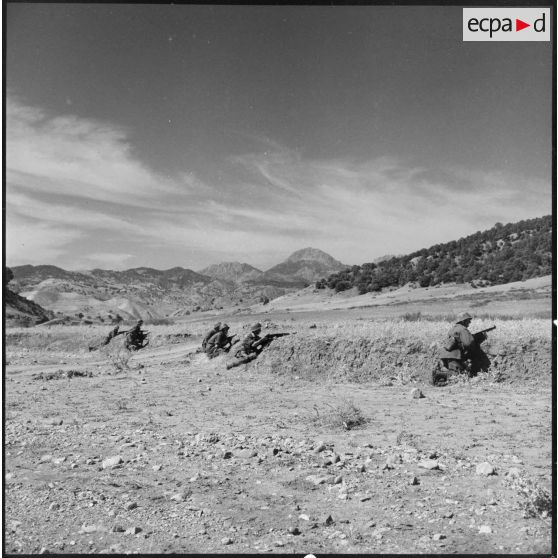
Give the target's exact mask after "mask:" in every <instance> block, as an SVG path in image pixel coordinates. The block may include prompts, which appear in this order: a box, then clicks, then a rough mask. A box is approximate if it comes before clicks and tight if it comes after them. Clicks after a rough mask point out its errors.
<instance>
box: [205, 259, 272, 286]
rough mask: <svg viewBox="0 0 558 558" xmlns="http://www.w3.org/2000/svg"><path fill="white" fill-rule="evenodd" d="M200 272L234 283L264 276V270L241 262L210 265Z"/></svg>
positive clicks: (254, 279) (255, 279)
mask: <svg viewBox="0 0 558 558" xmlns="http://www.w3.org/2000/svg"><path fill="white" fill-rule="evenodd" d="M199 273H200V274H202V275H207V276H208V277H213V278H214V279H221V280H223V281H232V282H234V283H244V282H247V281H257V280H258V279H260V278H261V277H262V276H263V271H260V270H259V269H256V268H255V267H252V266H251V265H249V264H246V263H240V262H223V263H220V264H214V265H210V266H209V267H206V268H204V269H202V270H201V271H200V272H199Z"/></svg>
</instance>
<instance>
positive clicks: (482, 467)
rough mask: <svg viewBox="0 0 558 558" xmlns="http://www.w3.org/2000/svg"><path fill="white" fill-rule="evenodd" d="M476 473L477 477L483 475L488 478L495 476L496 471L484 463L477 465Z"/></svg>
mask: <svg viewBox="0 0 558 558" xmlns="http://www.w3.org/2000/svg"><path fill="white" fill-rule="evenodd" d="M476 473H477V475H484V476H486V477H488V476H489V475H495V474H496V469H494V467H493V466H492V465H491V464H490V463H487V462H486V461H485V462H484V463H479V464H478V465H477V467H476Z"/></svg>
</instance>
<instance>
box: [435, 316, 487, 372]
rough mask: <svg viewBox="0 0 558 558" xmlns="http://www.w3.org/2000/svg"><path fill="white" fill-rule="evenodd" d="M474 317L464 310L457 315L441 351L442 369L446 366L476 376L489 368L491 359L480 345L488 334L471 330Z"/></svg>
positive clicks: (448, 368) (448, 369)
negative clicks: (473, 332) (470, 326)
mask: <svg viewBox="0 0 558 558" xmlns="http://www.w3.org/2000/svg"><path fill="white" fill-rule="evenodd" d="M472 319H473V317H472V316H471V315H470V314H468V313H467V312H464V313H463V314H460V315H459V316H458V317H457V321H456V323H455V325H454V326H453V327H452V328H451V329H450V330H449V332H448V335H447V338H446V341H445V342H444V343H443V348H442V350H441V351H440V361H441V365H442V370H443V369H444V368H445V369H447V371H449V372H450V373H451V372H453V373H457V374H461V373H467V374H468V375H469V376H476V375H477V374H478V372H479V371H480V370H487V369H488V367H489V366H490V361H489V360H488V357H487V355H486V353H485V352H484V351H483V350H482V349H481V346H480V345H481V343H482V342H483V341H485V340H486V338H487V335H486V333H485V332H484V331H481V332H478V333H475V334H472V333H471V332H470V331H469V329H468V328H469V325H470V324H471V321H472ZM490 329H494V328H489V330H490Z"/></svg>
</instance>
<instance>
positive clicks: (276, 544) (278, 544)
mask: <svg viewBox="0 0 558 558" xmlns="http://www.w3.org/2000/svg"><path fill="white" fill-rule="evenodd" d="M273 544H274V545H275V546H278V547H283V546H285V543H284V542H283V541H275V542H274V543H273Z"/></svg>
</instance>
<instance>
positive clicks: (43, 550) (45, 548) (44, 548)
mask: <svg viewBox="0 0 558 558" xmlns="http://www.w3.org/2000/svg"><path fill="white" fill-rule="evenodd" d="M39 554H50V552H49V551H48V549H47V547H46V546H43V547H42V548H41V550H39Z"/></svg>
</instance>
